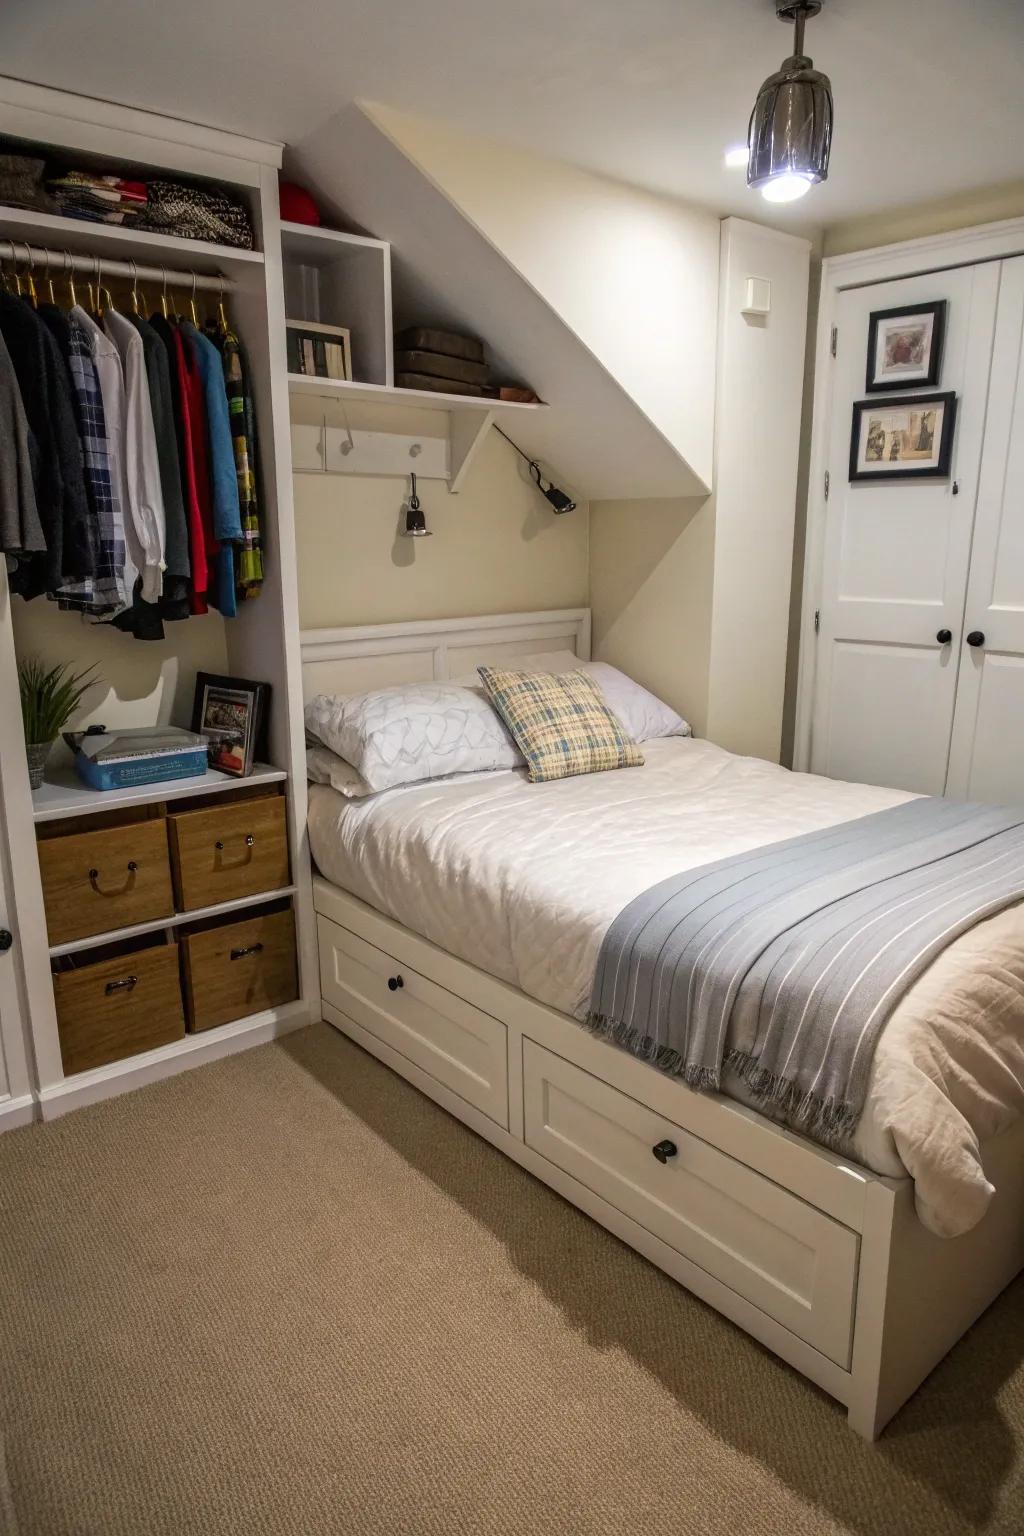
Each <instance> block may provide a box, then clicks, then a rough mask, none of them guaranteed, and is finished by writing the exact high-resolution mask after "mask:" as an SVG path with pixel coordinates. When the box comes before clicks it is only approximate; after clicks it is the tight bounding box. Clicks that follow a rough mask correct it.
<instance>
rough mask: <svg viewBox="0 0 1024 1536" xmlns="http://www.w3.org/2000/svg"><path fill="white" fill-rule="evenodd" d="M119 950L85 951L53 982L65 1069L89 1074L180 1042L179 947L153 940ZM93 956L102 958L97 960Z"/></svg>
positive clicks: (182, 1020)
mask: <svg viewBox="0 0 1024 1536" xmlns="http://www.w3.org/2000/svg"><path fill="white" fill-rule="evenodd" d="M140 945H144V946H145V947H136V948H129V947H128V946H127V945H122V946H120V952H119V953H116V954H114V955H110V954H109V951H94V950H93V951H88V952H87V953H86V954H85V955H83V957H82V959H81V960H80V961H77V962H76V963H75V965H74V969H69V970H63V971H58V972H57V973H56V974H55V976H54V978H53V989H54V996H55V998H56V1003H57V1029H58V1033H59V1035H60V1053H61V1060H62V1062H63V1064H64V1071H65V1073H66V1074H67V1075H68V1076H71V1075H72V1074H73V1073H75V1072H88V1071H89V1070H91V1069H92V1068H94V1067H104V1066H106V1065H107V1064H108V1063H109V1062H112V1061H120V1060H121V1059H122V1058H123V1057H125V1056H136V1055H138V1054H139V1052H140V1051H151V1050H155V1049H156V1047H157V1046H161V1045H169V1044H170V1043H171V1041H173V1040H181V1039H183V1038H184V1034H185V1016H184V1012H183V1010H182V999H181V982H180V977H179V969H178V946H177V945H176V944H174V943H165V942H163V941H162V940H159V941H157V942H156V943H154V942H153V940H152V939H146V940H144V941H140ZM97 954H101V955H102V954H106V955H107V958H105V959H103V958H100V959H97Z"/></svg>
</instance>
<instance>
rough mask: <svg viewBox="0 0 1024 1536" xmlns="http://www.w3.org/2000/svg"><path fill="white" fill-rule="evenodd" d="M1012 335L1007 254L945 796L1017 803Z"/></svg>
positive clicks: (1016, 372)
mask: <svg viewBox="0 0 1024 1536" xmlns="http://www.w3.org/2000/svg"><path fill="white" fill-rule="evenodd" d="M1022 338H1024V257H1017V258H1016V259H1015V260H1013V261H1007V262H1004V263H1003V266H1002V281H1001V284H1000V289H999V309H998V313H997V319H996V338H995V350H994V353H993V357H992V381H991V386H990V389H989V400H988V419H987V423H986V428H985V446H984V451H983V453H982V461H981V480H980V483H979V488H978V510H977V516H976V518H975V527H974V549H973V553H972V556H971V574H970V581H969V583H968V588H967V605H966V608H965V611H964V631H965V636H964V644H963V648H962V654H961V661H960V683H959V688H958V690H957V700H956V715H955V719H954V726H953V744H952V750H951V753H950V763H949V793H950V794H951V795H956V796H963V797H964V798H966V799H970V800H995V801H1011V802H1020V801H1024V355H1022ZM968 636H969V637H970V640H971V641H974V642H975V643H974V644H970V643H968V639H967V637H968Z"/></svg>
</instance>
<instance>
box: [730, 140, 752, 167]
mask: <svg viewBox="0 0 1024 1536" xmlns="http://www.w3.org/2000/svg"><path fill="white" fill-rule="evenodd" d="M748 154H749V150H748V149H747V146H746V145H745V144H735V145H734V146H733V147H732V149H727V150H726V152H725V163H726V165H728V166H730V167H732V166H739V165H744V166H745V165H746V163H747V156H748Z"/></svg>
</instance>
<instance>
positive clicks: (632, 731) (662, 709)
mask: <svg viewBox="0 0 1024 1536" xmlns="http://www.w3.org/2000/svg"><path fill="white" fill-rule="evenodd" d="M495 665H496V666H501V667H505V668H509V669H511V670H512V671H514V672H515V671H520V672H553V673H554V674H555V676H556V677H561V676H562V675H563V674H564V673H566V672H576V671H579V672H585V673H586V674H587V676H588V677H592V678H593V679H594V682H595V683H596V684H597V686H598V687H599V688H600V690H601V694H602V696H603V698H604V702H605V703H606V704H607V706H608V708H609V709H610V710H611V712H612V714H613V715H614V716H615V718H616V719H617V720H618V721H619V724H620V725H621V726H622V729H623V730H624V731H625V732H626V735H627V736H628V737H629V739H630V741H635V742H642V741H654V740H655V739H656V738H657V737H659V736H690V735H692V734H693V733H692V732H691V730H690V727H689V726H688V725H687V723H686V721H685V720H684V719H683V717H682V716H681V715H677V714H676V712H675V710H674V709H673V708H672V706H671V705H670V704H666V703H665V701H664V699H659V698H658V696H657V694H654V693H650V692H649V691H648V689H646V688H642V687H641V686H640V684H639V683H637V682H634V681H633V679H632V678H631V677H627V675H626V673H625V672H620V671H619V669H618V667H612V666H609V664H608V663H607V662H606V661H580V659H579V657H578V656H574V655H573V653H572V651H544V652H541V653H539V654H536V655H532V656H522V657H514V658H512V659H511V660H508V661H505V660H502V661H500V662H496V663H495ZM452 681H453V682H455V683H458V684H459V685H460V687H470V686H472V685H473V684H474V683H475V682H476V681H477V679H476V678H475V677H472V676H466V677H456V678H453V679H452Z"/></svg>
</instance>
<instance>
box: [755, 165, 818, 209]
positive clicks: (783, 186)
mask: <svg viewBox="0 0 1024 1536" xmlns="http://www.w3.org/2000/svg"><path fill="white" fill-rule="evenodd" d="M813 185H814V183H813V181H812V179H811V177H810V176H800V175H798V174H797V173H796V172H795V171H786V172H785V173H784V174H783V175H782V176H774V177H773V178H772V180H771V181H768V182H765V184H764V186H763V187H762V188H761V196H762V197H763V198H764V200H765V202H767V203H795V202H796V200H797V198H798V197H803V196H805V194H806V193H808V192H809V191H810V190H811V187H812V186H813Z"/></svg>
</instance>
